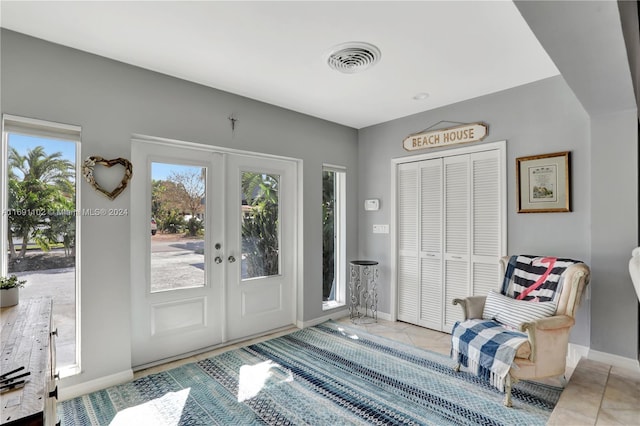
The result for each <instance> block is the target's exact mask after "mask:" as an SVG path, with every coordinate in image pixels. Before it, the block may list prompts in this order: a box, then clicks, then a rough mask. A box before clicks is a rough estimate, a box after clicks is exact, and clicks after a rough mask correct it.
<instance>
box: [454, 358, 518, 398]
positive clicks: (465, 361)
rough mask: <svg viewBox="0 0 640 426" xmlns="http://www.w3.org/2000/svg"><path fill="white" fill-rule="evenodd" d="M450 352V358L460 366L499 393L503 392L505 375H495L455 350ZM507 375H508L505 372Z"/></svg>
mask: <svg viewBox="0 0 640 426" xmlns="http://www.w3.org/2000/svg"><path fill="white" fill-rule="evenodd" d="M451 352H452V358H453V359H456V360H458V362H459V363H460V364H461V365H462V366H464V367H466V368H468V369H469V370H470V371H471V372H472V373H473V374H475V375H476V376H479V377H481V378H482V379H484V380H487V381H489V382H490V383H491V385H492V386H495V387H496V388H498V390H499V391H500V392H504V386H505V382H506V378H507V375H506V374H504V375H501V374H497V373H495V372H493V371H491V370H489V369H488V368H485V367H483V366H481V365H480V364H479V363H478V362H476V361H474V360H472V359H470V358H469V357H468V356H466V355H465V354H463V353H461V352H459V351H457V350H455V349H452V351H451ZM507 374H509V373H508V372H507Z"/></svg>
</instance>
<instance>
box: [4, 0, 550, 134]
mask: <svg viewBox="0 0 640 426" xmlns="http://www.w3.org/2000/svg"><path fill="white" fill-rule="evenodd" d="M0 7H1V10H0V13H1V15H0V20H1V25H2V27H4V28H8V29H10V30H14V31H17V32H21V33H25V34H29V35H32V36H34V37H38V38H42V39H45V40H49V41H52V42H55V43H59V44H62V45H65V46H70V47H73V48H76V49H80V50H83V51H87V52H91V53H95V54H97V55H101V56H105V57H108V58H112V59H115V60H118V61H122V62H126V63H129V64H133V65H137V66H140V67H143V68H147V69H150V70H154V71H158V72H161V73H164V74H168V75H171V76H175V77H179V78H182V79H185V80H189V81H193V82H197V83H200V84H203V85H206V86H210V87H214V88H217V89H221V90H225V91H228V92H232V93H236V94H239V95H242V96H246V97H249V98H252V99H257V100H260V101H263V102H267V103H270V104H274V105H278V106H281V107H284V108H288V109H291V110H295V111H299V112H301V113H305V114H309V115H312V116H315V117H319V118H323V119H326V120H329V121H333V122H336V123H340V124H344V125H347V126H350V127H354V128H362V127H366V126H370V125H373V124H377V123H381V122H385V121H388V120H392V119H395V118H399V117H403V116H406V115H410V114H414V113H418V112H422V111H426V110H429V109H433V108H437V107H440V106H443V105H448V104H451V103H455V102H459V101H463V100H466V99H471V98H474V97H478V96H482V95H485V94H488V93H493V92H496V91H500V90H504V89H507V88H510V87H515V86H519V85H522V84H526V83H529V82H532V81H536V80H540V79H543V78H547V77H551V76H554V75H557V74H558V70H557V68H556V67H555V65H554V64H553V62H552V61H551V59H550V58H549V57H548V55H547V54H546V53H545V51H544V49H543V48H542V47H541V45H540V44H539V43H538V41H537V39H536V38H535V36H534V35H533V34H532V32H531V30H530V29H529V27H528V26H527V24H526V22H525V21H524V19H523V18H522V16H521V15H520V13H519V12H518V10H517V8H516V7H515V6H514V4H513V3H512V2H511V1H414V2H393V1H389V2H366V1H356V2H344V1H342V2H328V1H321V2H302V1H301V2H298V1H295V2H294V1H288V2H287V1H285V2H267V1H260V2H244V1H234V2H220V1H199V2H166V1H162V2H156V1H141V2H129V1H127V2H118V1H112V2H95V1H87V2H58V1H44V2H31V1H6V0H4V1H2V2H1V6H0ZM347 41H366V42H369V43H372V44H374V45H376V46H378V47H379V48H380V50H381V52H382V59H381V61H380V62H379V63H378V64H377V65H376V66H374V67H373V68H370V69H368V70H366V71H364V72H362V73H360V74H352V75H347V74H340V73H338V72H336V71H334V70H332V69H330V68H329V67H328V66H327V64H326V57H327V54H328V53H329V51H330V50H331V48H332V47H333V46H335V45H337V44H340V43H344V42H347ZM419 92H427V93H429V95H430V96H429V97H428V98H427V99H426V100H422V101H416V100H414V99H413V96H414V95H416V94H417V93H419Z"/></svg>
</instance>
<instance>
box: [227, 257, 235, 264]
mask: <svg viewBox="0 0 640 426" xmlns="http://www.w3.org/2000/svg"><path fill="white" fill-rule="evenodd" d="M228 260H229V263H233V262H235V261H236V258H235V257H233V256H229V259H228Z"/></svg>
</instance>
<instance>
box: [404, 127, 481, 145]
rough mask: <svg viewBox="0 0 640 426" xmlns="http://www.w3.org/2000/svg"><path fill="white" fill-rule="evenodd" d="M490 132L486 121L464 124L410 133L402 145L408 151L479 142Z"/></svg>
mask: <svg viewBox="0 0 640 426" xmlns="http://www.w3.org/2000/svg"><path fill="white" fill-rule="evenodd" d="M488 134H489V126H487V125H486V124H484V123H471V124H463V125H461V126H455V127H448V128H446V129H438V130H430V131H428V132H422V133H416V134H414V135H409V136H407V137H406V138H405V140H404V141H402V146H403V147H404V149H406V150H407V151H416V150H419V149H426V148H437V147H441V146H447V145H455V144H458V143H467V142H477V141H481V140H482V139H484V138H485V137H486V136H487V135H488Z"/></svg>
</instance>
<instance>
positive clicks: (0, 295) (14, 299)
mask: <svg viewBox="0 0 640 426" xmlns="http://www.w3.org/2000/svg"><path fill="white" fill-rule="evenodd" d="M19 296H20V289H19V288H18V287H13V288H8V289H2V290H0V308H6V307H8V306H13V305H17V304H18V298H19Z"/></svg>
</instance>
